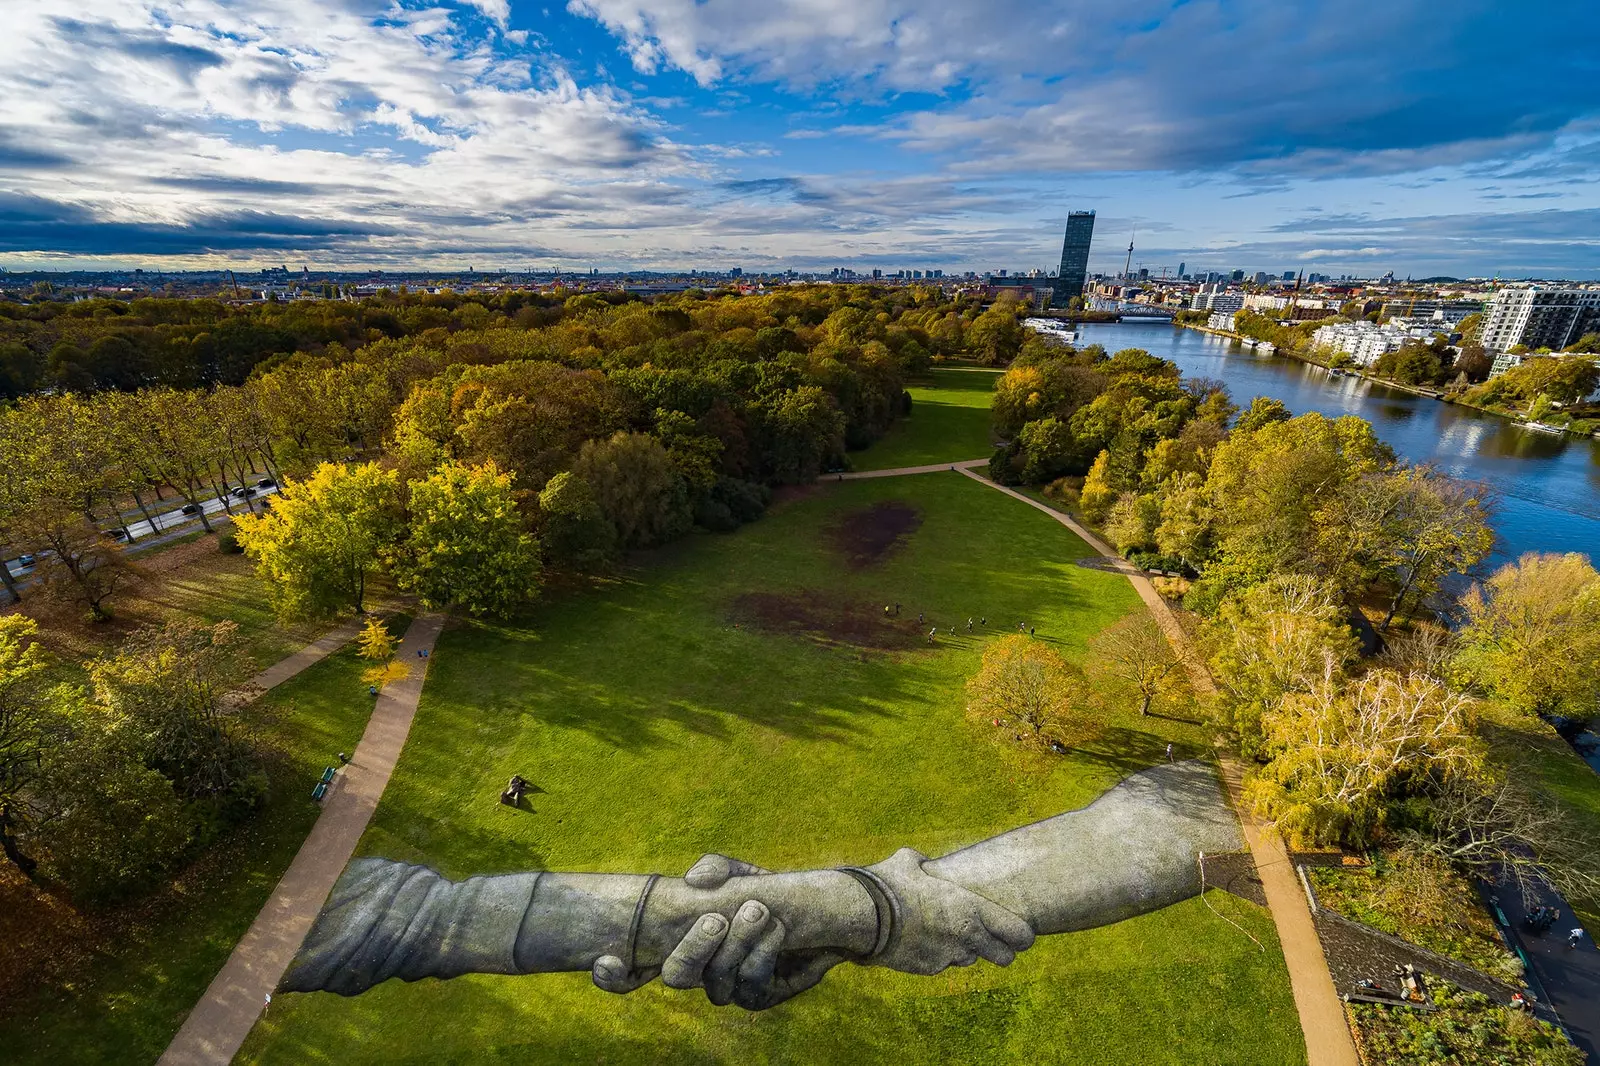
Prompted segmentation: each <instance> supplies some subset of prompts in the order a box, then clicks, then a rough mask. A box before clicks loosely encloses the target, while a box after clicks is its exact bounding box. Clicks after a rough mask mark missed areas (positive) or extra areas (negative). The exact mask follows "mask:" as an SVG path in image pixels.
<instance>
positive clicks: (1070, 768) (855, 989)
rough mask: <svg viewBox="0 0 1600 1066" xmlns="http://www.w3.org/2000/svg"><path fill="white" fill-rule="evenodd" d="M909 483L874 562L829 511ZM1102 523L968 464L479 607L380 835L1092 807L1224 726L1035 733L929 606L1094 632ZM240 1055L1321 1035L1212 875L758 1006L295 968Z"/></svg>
mask: <svg viewBox="0 0 1600 1066" xmlns="http://www.w3.org/2000/svg"><path fill="white" fill-rule="evenodd" d="M980 380H981V379H980ZM886 500H895V501H900V502H901V503H903V504H905V505H909V506H912V507H916V508H919V509H920V510H921V513H922V517H923V522H922V525H921V526H920V528H919V529H917V530H916V531H915V532H913V533H911V534H910V535H909V536H908V537H907V538H906V539H905V541H904V542H903V544H902V546H901V548H900V550H898V551H897V552H894V553H893V554H891V555H889V556H888V557H887V558H885V559H883V560H882V561H881V562H880V563H878V564H876V565H872V566H868V567H865V568H863V569H851V568H850V567H849V566H847V565H845V563H844V562H843V560H842V558H841V556H839V555H838V554H836V552H835V550H834V548H833V547H832V541H831V536H830V529H831V528H833V526H834V524H835V523H836V522H837V521H838V520H839V519H840V518H841V516H844V515H846V514H853V513H857V512H859V510H860V509H862V508H864V507H866V506H867V505H870V504H874V503H877V502H881V501H886ZM1086 554H1088V550H1087V548H1086V546H1085V545H1083V544H1082V543H1081V542H1080V541H1078V540H1077V539H1076V538H1074V537H1073V536H1072V535H1071V534H1069V533H1068V532H1067V531H1066V530H1064V529H1063V528H1062V527H1061V526H1059V525H1058V524H1057V523H1055V522H1053V521H1051V520H1050V518H1049V517H1048V516H1046V515H1043V514H1040V513H1038V512H1037V511H1035V510H1033V509H1032V508H1029V507H1026V506H1024V505H1022V504H1020V503H1017V502H1015V501H1009V500H1006V499H1005V498H1003V497H1001V496H1000V495H999V494H997V493H995V492H993V491H992V490H989V489H986V488H984V487H983V486H981V485H979V484H977V483H975V482H973V481H971V480H968V479H966V478H962V477H959V476H957V475H953V474H947V473H938V474H929V475H922V476H918V477H912V478H897V479H892V480H880V481H863V482H846V483H843V484H834V485H827V486H823V487H820V488H819V489H818V490H816V491H814V492H812V493H811V494H809V495H806V496H804V497H802V498H800V499H798V500H795V501H792V502H789V503H787V504H785V505H783V506H781V507H779V508H777V509H775V511H774V512H773V513H772V514H770V515H769V516H768V517H767V518H765V519H763V520H762V521H761V522H758V523H756V524H755V525H753V526H750V527H747V528H745V529H743V530H741V531H740V532H738V533H736V534H732V535H729V536H718V537H711V536H700V537H695V538H691V539H690V540H688V541H685V542H681V543H679V544H677V545H674V546H672V547H671V548H668V549H666V550H663V551H662V552H660V553H658V554H657V555H656V556H655V557H654V558H651V559H649V560H647V561H645V563H644V565H642V566H641V567H640V568H638V569H636V570H630V571H628V572H627V573H626V574H624V575H623V576H622V577H620V578H619V579H618V580H616V581H614V582H612V583H609V584H608V585H607V586H605V587H603V588H600V589H597V590H594V591H592V592H588V593H585V594H582V595H576V596H572V597H570V598H565V599H562V600H560V601H553V602H548V603H546V604H545V605H544V606H543V607H542V608H540V609H539V611H538V612H537V613H536V615H535V616H534V617H533V618H532V619H531V620H530V621H529V622H527V623H526V624H522V625H513V626H495V625H478V624H472V625H462V626H460V627H458V628H454V629H452V630H451V631H449V632H447V633H446V634H445V636H444V638H443V640H442V641H441V643H440V645H439V649H438V651H437V653H436V658H435V661H434V663H433V666H432V669H431V673H430V677H429V682H428V687H427V689H426V691H425V693H424V696H423V703H422V707H421V709H420V711H419V714H418V717H417V720H416V724H415V726H414V727H413V730H412V734H411V739H410V743H409V744H408V746H407V748H406V751H405V754H404V757H403V758H402V760H401V763H400V766H399V768H398V770H397V772H396V774H395V776H394V778H393V780H392V781H391V783H390V785H389V788H388V791H387V792H386V794H385V796H384V799H383V802H382V805H381V806H380V808H379V810H378V813H377V816H376V819H375V821H374V824H373V826H372V828H371V829H370V830H369V831H368V833H367V835H366V837H365V838H364V839H363V842H362V845H361V852H362V853H365V854H378V855H385V856H389V857H393V858H398V859H407V860H413V861H427V862H429V863H431V864H433V865H435V866H436V867H437V868H439V869H440V870H441V871H443V872H445V873H447V874H449V875H451V876H455V877H461V876H465V875H468V874H473V873H482V872H494V871H505V870H515V869H527V868H550V869H565V870H594V871H645V870H657V871H661V872H664V873H669V874H678V873H681V872H682V871H683V870H684V869H686V868H687V867H688V866H689V865H690V863H692V862H693V861H694V859H695V858H696V857H697V856H699V855H700V854H701V853H702V852H705V851H710V850H719V851H725V852H728V853H730V854H734V855H738V856H741V857H743V858H746V859H749V860H752V861H755V862H759V863H761V864H763V865H766V866H769V867H772V868H779V869H783V868H798V867H815V866H820V865H825V864H837V863H841V862H846V861H853V862H873V861H876V860H878V859H880V858H882V857H884V856H886V855H888V854H889V853H890V852H892V851H893V850H894V849H895V848H897V847H899V846H901V845H905V844H910V845H913V846H915V847H918V848H920V849H921V850H923V851H925V852H927V853H929V854H935V855H936V854H940V853H942V852H944V851H947V850H949V849H951V848H954V847H956V846H958V845H961V844H965V843H969V842H971V841H974V840H977V839H981V838H984V837H987V836H990V835H992V834H994V833H996V832H1000V831H1003V830H1005V829H1009V828H1012V827H1014V826H1018V825H1022V824H1024V823H1027V822H1029V821H1032V820H1035V819H1038V818H1041V817H1045V816H1048V815H1051V814H1054V813H1057V812H1059V811H1061V810H1064V809H1068V808H1071V807H1075V806H1078V805H1080V804H1082V803H1084V802H1086V801H1088V800H1090V799H1092V798H1093V797H1094V796H1095V795H1097V794H1098V793H1100V792H1101V791H1102V790H1103V789H1105V788H1107V787H1109V786H1110V785H1111V784H1113V783H1115V782H1116V781H1117V780H1118V779H1119V778H1120V777H1121V776H1122V775H1124V774H1125V773H1127V772H1129V771H1131V770H1133V769H1136V768H1139V767H1142V766H1145V765H1148V764H1150V763H1152V762H1154V761H1156V760H1158V759H1160V758H1161V754H1162V750H1163V748H1164V747H1165V745H1166V743H1167V742H1168V741H1169V740H1171V741H1174V742H1176V743H1177V744H1178V746H1179V750H1180V751H1182V752H1185V753H1190V754H1198V753H1201V752H1202V751H1204V750H1205V748H1206V740H1207V737H1206V735H1205V733H1204V732H1203V731H1202V730H1201V729H1200V728H1198V727H1194V726H1188V725H1184V724H1182V723H1176V722H1170V721H1159V720H1155V719H1140V718H1139V717H1138V716H1137V714H1134V715H1128V716H1118V717H1116V718H1114V719H1113V720H1112V721H1110V722H1109V723H1108V724H1107V725H1108V728H1107V730H1106V733H1105V734H1104V736H1103V738H1102V739H1101V740H1100V741H1099V742H1097V743H1095V744H1094V745H1093V746H1092V747H1091V748H1089V749H1087V750H1084V751H1081V752H1078V753H1076V754H1073V755H1071V756H1069V757H1065V758H1057V757H1054V756H1024V755H1021V754H1019V753H1017V752H1015V751H1014V750H1012V749H1010V748H1006V747H1003V746H1001V745H1000V744H998V743H996V741H995V739H994V738H993V737H992V736H991V735H990V731H989V729H988V728H987V727H986V726H982V725H976V724H972V723H970V722H969V721H968V720H967V719H966V717H965V715H964V711H963V704H964V701H963V697H962V690H961V685H962V682H963V681H964V680H965V678H966V677H967V676H968V675H969V674H971V673H972V672H973V671H974V670H975V668H976V665H977V662H978V658H979V655H980V652H981V648H982V645H983V642H984V639H985V637H984V636H983V635H975V636H972V637H968V636H966V635H965V633H964V632H961V633H959V634H958V635H956V636H954V637H952V638H950V639H945V640H941V642H940V643H939V645H938V646H937V647H935V648H929V647H927V645H926V644H925V643H922V644H919V643H918V640H919V639H920V638H918V637H917V636H916V634H915V631H914V630H915V627H914V625H913V620H914V619H915V617H916V615H917V614H918V613H923V614H925V615H926V616H927V623H926V624H927V625H932V624H937V625H939V626H940V627H941V629H942V628H943V627H944V626H945V625H951V624H954V625H957V626H958V627H960V628H961V629H964V625H965V621H966V619H967V617H968V616H974V617H978V616H984V615H987V617H988V619H989V623H990V624H989V628H988V630H987V632H988V633H989V634H993V633H996V632H1002V631H1005V630H1006V629H1009V628H1011V627H1013V626H1014V625H1015V623H1016V621H1018V620H1021V619H1026V620H1027V621H1028V622H1029V623H1030V624H1031V625H1033V626H1035V627H1037V629H1038V633H1039V637H1040V639H1046V640H1051V641H1054V642H1057V644H1058V646H1059V647H1060V648H1061V649H1062V650H1063V651H1064V652H1065V653H1066V654H1068V655H1071V656H1075V657H1076V656H1081V655H1082V653H1083V651H1084V648H1085V645H1086V642H1087V640H1088V639H1089V637H1090V636H1092V635H1093V634H1094V633H1095V632H1097V631H1098V630H1099V629H1101V628H1102V627H1104V626H1105V625H1107V624H1108V623H1110V622H1112V621H1114V620H1115V619H1117V618H1118V617H1120V616H1122V615H1123V614H1125V613H1126V612H1128V611H1130V610H1133V609H1136V607H1137V605H1138V601H1137V598H1136V596H1135V594H1134V592H1133V590H1132V589H1131V588H1130V587H1129V586H1128V584H1127V583H1126V582H1125V581H1124V580H1122V579H1121V578H1118V577H1115V576H1112V575H1108V574H1104V573H1100V572H1098V571H1095V570H1090V569H1085V568H1081V567H1078V566H1076V565H1074V562H1073V561H1074V560H1075V559H1077V558H1079V557H1081V556H1083V555H1086ZM750 593H765V594H769V595H770V596H774V597H795V602H797V603H798V602H801V601H802V600H803V601H804V602H806V603H809V604H810V605H811V606H809V607H807V608H805V612H809V613H811V614H812V615H813V616H817V615H818V613H819V612H821V611H822V610H823V608H822V607H819V606H818V605H833V606H834V607H838V606H839V605H845V604H859V605H861V609H862V610H863V611H864V612H866V613H865V614H863V615H860V616H858V617H859V618H861V619H865V618H867V617H871V616H872V615H873V614H874V613H875V614H876V615H877V618H876V620H875V624H877V625H882V624H883V623H882V618H881V614H882V606H881V605H882V604H884V603H889V602H894V601H899V602H901V603H903V604H904V612H905V613H904V615H903V618H904V619H905V621H904V622H903V625H904V626H905V627H907V628H906V631H907V633H908V634H910V637H909V643H908V644H907V645H906V646H905V647H903V648H902V649H901V650H896V651H880V650H869V649H866V648H863V647H860V646H858V645H855V644H851V643H847V642H844V641H842V640H830V639H828V635H827V634H826V633H824V634H822V635H819V636H818V637H808V636H804V635H799V634H793V633H787V632H771V631H768V630H767V629H764V628H757V627H755V626H753V624H751V623H750V622H749V621H748V619H750V618H751V615H750V614H749V613H748V610H747V609H746V607H747V604H748V601H741V602H742V603H743V604H744V605H745V606H736V604H735V601H736V600H738V599H739V598H740V597H743V596H747V595H748V594H750ZM769 602H770V601H769ZM797 611H799V609H798V608H797ZM802 613H804V612H802ZM735 618H743V619H746V621H744V622H737V623H736V622H735ZM925 628H926V626H924V627H923V631H925ZM834 632H835V634H837V632H838V631H837V630H835V631H834ZM512 773H521V774H522V775H523V776H525V777H527V778H528V779H529V780H530V781H532V782H533V783H534V784H535V786H536V787H537V789H538V791H536V792H534V793H533V794H532V795H531V797H530V798H531V800H532V810H513V809H510V808H507V807H503V806H501V805H500V804H498V803H497V802H496V795H497V793H498V790H499V789H500V788H501V787H503V786H504V783H505V780H506V778H507V777H509V776H510V775H511V774H512ZM1207 902H1209V904H1210V906H1211V907H1214V908H1215V910H1216V912H1220V915H1225V916H1226V917H1227V918H1229V919H1231V920H1232V921H1235V922H1238V923H1239V924H1240V925H1242V926H1243V927H1244V928H1245V929H1248V930H1249V931H1250V932H1251V933H1252V934H1253V935H1254V936H1255V937H1256V938H1257V939H1258V940H1260V941H1261V943H1262V944H1264V945H1265V948H1264V949H1261V948H1258V947H1257V946H1256V944H1254V943H1252V941H1251V940H1250V939H1248V938H1247V937H1246V936H1245V935H1244V933H1242V932H1240V931H1239V930H1238V929H1236V928H1235V927H1233V926H1232V925H1229V924H1228V923H1227V922H1226V921H1224V920H1223V918H1222V917H1220V916H1219V913H1216V912H1213V911H1212V910H1211V909H1208V907H1207ZM238 1061H240V1062H252V1063H296V1064H299V1063H307V1062H337V1063H366V1062H371V1063H379V1062H382V1063H392V1062H417V1063H421V1062H429V1063H434V1062H463V1063H465V1062H471V1063H482V1062H516V1063H545V1062H569V1061H571V1062H608V1063H618V1062H650V1063H658V1062H683V1063H701V1062H724V1061H726V1062H741V1063H744V1062H819V1063H820V1062H852V1063H855V1062H876V1061H884V1062H896V1063H901V1062H908V1061H910V1062H921V1061H947V1062H980V1061H981V1062H1028V1063H1034V1062H1075V1063H1127V1062H1140V1063H1158V1062H1171V1063H1201V1062H1204V1063H1212V1064H1216V1063H1241V1064H1242V1063H1249V1064H1252V1066H1254V1064H1277V1063H1300V1062H1303V1061H1304V1050H1303V1046H1302V1041H1301V1037H1300V1031H1299V1027H1298V1023H1297V1019H1296V1016H1295V1012H1294V1005H1293V1002H1292V999H1291V996H1290V992H1289V987H1288V981H1287V975H1286V972H1285V970H1284V966H1283V961H1282V956H1281V954H1279V952H1278V949H1277V944H1276V939H1275V937H1274V934H1273V926H1272V923H1271V920H1270V918H1269V916H1268V915H1267V914H1266V912H1265V911H1263V910H1261V909H1259V908H1257V907H1255V906H1254V905H1253V904H1249V903H1245V902H1242V901H1240V900H1237V899H1235V898H1234V897H1231V896H1227V895H1225V894H1222V893H1219V892H1212V893H1211V894H1210V895H1209V896H1208V900H1207V901H1201V900H1191V901H1188V902H1187V903H1184V904H1181V905H1178V906H1175V907H1171V908H1168V909H1167V910H1164V911H1161V912H1159V913H1155V914H1151V915H1146V916H1144V917H1141V918H1138V919H1135V920H1133V921H1129V922H1125V923H1121V924H1119V925H1116V926H1113V927H1108V928H1105V929H1100V930H1094V931H1090V932H1086V933H1080V934H1073V935H1069V936H1058V937H1052V938H1048V939H1046V940H1044V941H1041V942H1040V944H1039V945H1038V946H1037V947H1035V948H1034V949H1033V950H1032V951H1030V952H1028V953H1026V954H1024V955H1023V956H1022V957H1021V958H1020V959H1019V960H1018V961H1017V963H1016V964H1015V965H1014V966H1012V967H1011V968H1010V969H1009V970H1002V969H998V968H995V967H993V966H990V965H988V964H987V963H980V964H979V965H978V966H976V967H973V968H971V969H967V970H952V971H949V972H947V973H945V974H942V975H940V976H937V977H931V978H925V977H913V976H907V975H901V974H896V973H892V972H887V971H879V970H863V969H860V968H856V967H850V966H845V967H841V968H839V969H837V970H835V971H834V972H833V973H832V974H830V975H829V977H828V978H827V980H826V981H825V982H824V983H823V985H822V986H820V987H819V988H816V989H813V990H812V991H810V992H808V993H806V994H805V995H803V996H800V997H798V998H797V999H795V1000H793V1001H791V1002H789V1003H786V1004H783V1005H781V1006H779V1007H777V1008H774V1009H772V1010H770V1011H766V1012H763V1013H760V1014H754V1015H752V1014H747V1013H745V1012H742V1011H739V1010H738V1009H736V1008H723V1009H717V1008H712V1007H710V1006H709V1005H708V1004H707V1003H706V1002H705V1000H704V998H703V996H701V995H700V994H699V993H694V994H686V993H677V992H672V991H670V990H667V989H664V988H662V987H661V986H660V985H659V984H655V985H652V986H650V987H647V988H645V989H642V990H640V991H638V992H636V993H634V994H632V995H631V996H627V997H613V996H609V995H607V994H605V993H602V992H599V991H598V990H596V989H594V988H593V987H592V986H591V985H590V983H589V980H588V977H587V975H584V974H570V975H559V976H541V977H526V978H514V977H513V978H507V977H487V976H474V977H468V978H461V979H457V980H454V981H445V982H439V981H427V982H421V983H417V984H411V985H407V984H403V983H400V982H390V983H389V984H387V985H384V986H382V987H380V988H377V989H375V990H373V991H371V992H369V993H367V994H366V995H364V996H360V997H356V998H353V999H343V998H340V997H338V996H334V995H331V994H326V993H317V994H312V995H287V994H286V995H281V996H278V997H276V998H275V999H274V1002H273V1006H272V1012H271V1014H270V1015H269V1016H268V1017H267V1018H265V1019H264V1020H263V1021H262V1023H261V1024H259V1025H258V1026H257V1028H256V1030H255V1032H254V1033H253V1034H252V1036H251V1038H250V1040H249V1041H248V1043H247V1044H246V1047H245V1049H244V1051H243V1053H242V1054H241V1056H240V1058H239V1060H238Z"/></svg>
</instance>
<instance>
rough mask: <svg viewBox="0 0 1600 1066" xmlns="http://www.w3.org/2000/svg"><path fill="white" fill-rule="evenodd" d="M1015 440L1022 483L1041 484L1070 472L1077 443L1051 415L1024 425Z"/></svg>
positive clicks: (1065, 426)
mask: <svg viewBox="0 0 1600 1066" xmlns="http://www.w3.org/2000/svg"><path fill="white" fill-rule="evenodd" d="M1017 439H1018V441H1019V442H1020V443H1021V446H1022V454H1023V464H1022V480H1024V481H1026V482H1028V483H1029V484H1030V485H1039V484H1043V483H1044V482H1046V481H1050V480H1053V479H1054V478H1057V477H1060V476H1061V475H1062V474H1064V473H1066V472H1068V471H1069V470H1071V469H1072V467H1073V465H1074V460H1075V459H1076V457H1077V453H1078V441H1077V438H1076V437H1074V436H1073V434H1072V427H1071V426H1069V425H1067V424H1066V423H1065V422H1062V421H1061V420H1059V419H1057V418H1056V416H1055V415H1047V416H1045V417H1044V418H1041V419H1038V420H1037V421H1034V422H1029V423H1027V424H1026V425H1024V426H1023V427H1022V432H1021V433H1020V434H1019V435H1018V438H1017ZM1078 469H1080V470H1081V469H1083V468H1082V467H1081V466H1080V467H1078Z"/></svg>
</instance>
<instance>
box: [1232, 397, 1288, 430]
mask: <svg viewBox="0 0 1600 1066" xmlns="http://www.w3.org/2000/svg"><path fill="white" fill-rule="evenodd" d="M1291 417H1293V416H1292V414H1291V413H1290V411H1289V408H1288V407H1287V406H1285V405H1284V402H1283V401H1282V400H1274V399H1273V398H1272V397H1270V396H1257V397H1255V398H1254V399H1252V400H1251V401H1250V406H1249V407H1247V408H1245V410H1244V413H1243V414H1241V415H1240V416H1239V421H1238V422H1237V423H1236V424H1235V425H1234V428H1235V429H1236V430H1238V431H1239V432H1241V433H1253V432H1255V431H1256V430H1258V429H1261V428H1262V427H1264V426H1268V425H1271V424H1272V423H1274V422H1287V421H1289V419H1290V418H1291Z"/></svg>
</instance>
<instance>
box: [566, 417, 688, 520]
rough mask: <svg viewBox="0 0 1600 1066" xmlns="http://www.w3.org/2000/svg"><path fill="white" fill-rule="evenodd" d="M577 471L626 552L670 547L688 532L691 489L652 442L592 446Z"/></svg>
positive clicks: (639, 439) (641, 437)
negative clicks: (669, 545) (671, 543)
mask: <svg viewBox="0 0 1600 1066" xmlns="http://www.w3.org/2000/svg"><path fill="white" fill-rule="evenodd" d="M572 472H573V473H574V474H576V475H577V476H578V477H580V478H582V479H583V481H584V482H585V483H586V484H588V485H589V487H590V488H591V489H592V491H593V492H594V498H595V502H596V503H597V504H598V505H599V507H600V511H601V513H603V514H604V515H605V516H606V518H607V520H609V521H610V523H611V526H612V528H613V529H615V530H616V537H617V543H618V544H619V545H620V546H621V547H623V548H649V547H654V546H655V545H658V544H665V543H666V542H667V541H669V540H672V539H673V538H674V537H678V536H681V535H682V534H683V533H685V532H687V531H688V529H689V524H690V515H689V494H688V490H687V488H686V487H685V485H684V483H683V478H682V477H680V476H679V475H678V473H677V471H675V470H674V469H673V468H672V460H671V459H670V458H668V456H667V451H666V449H665V448H663V447H662V446H661V444H660V442H659V441H657V440H656V439H655V438H653V437H649V436H646V435H645V434H642V433H618V434H616V435H615V436H613V437H611V438H610V439H609V440H603V441H589V442H588V443H586V444H585V445H584V446H583V447H582V449H580V450H579V452H578V458H577V460H576V461H575V462H574V463H573V464H572Z"/></svg>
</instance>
